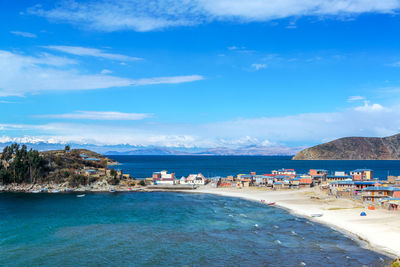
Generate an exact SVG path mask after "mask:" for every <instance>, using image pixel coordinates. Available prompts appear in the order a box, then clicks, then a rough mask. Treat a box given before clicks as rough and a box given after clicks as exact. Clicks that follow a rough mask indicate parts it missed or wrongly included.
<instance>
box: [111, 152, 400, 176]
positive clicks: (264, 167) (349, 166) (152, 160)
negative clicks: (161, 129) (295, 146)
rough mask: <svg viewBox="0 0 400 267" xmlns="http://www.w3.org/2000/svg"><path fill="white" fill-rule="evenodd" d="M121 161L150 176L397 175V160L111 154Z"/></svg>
mask: <svg viewBox="0 0 400 267" xmlns="http://www.w3.org/2000/svg"><path fill="white" fill-rule="evenodd" d="M110 157H111V158H113V159H115V160H117V161H118V162H120V163H122V165H119V166H116V168H122V169H123V170H124V172H126V173H129V174H131V175H133V176H134V177H140V178H143V177H151V174H152V173H153V172H154V171H160V170H168V171H171V172H175V173H176V176H177V177H181V176H187V175H189V174H191V173H198V172H201V173H203V174H204V175H205V176H207V177H212V176H227V175H236V174H238V173H250V172H251V171H255V172H257V173H259V174H263V173H271V170H276V169H280V168H288V169H295V170H296V171H297V172H298V173H307V172H308V171H309V169H326V170H328V171H329V172H334V171H346V172H349V171H351V170H354V169H358V168H368V169H372V170H374V175H375V177H379V178H383V179H386V177H387V175H388V174H390V175H400V161H398V160H291V157H283V156H280V157H276V156H271V157H261V156H110Z"/></svg>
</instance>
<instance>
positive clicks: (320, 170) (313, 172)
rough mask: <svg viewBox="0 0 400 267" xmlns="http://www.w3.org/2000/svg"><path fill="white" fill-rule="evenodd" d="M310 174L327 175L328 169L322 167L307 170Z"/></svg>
mask: <svg viewBox="0 0 400 267" xmlns="http://www.w3.org/2000/svg"><path fill="white" fill-rule="evenodd" d="M308 173H309V174H310V175H311V176H324V175H328V171H327V170H324V169H310V171H309V172H308Z"/></svg>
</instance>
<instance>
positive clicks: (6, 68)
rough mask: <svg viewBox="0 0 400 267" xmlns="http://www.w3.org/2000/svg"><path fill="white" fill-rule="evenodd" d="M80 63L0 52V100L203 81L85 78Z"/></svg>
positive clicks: (193, 77)
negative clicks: (42, 94)
mask: <svg viewBox="0 0 400 267" xmlns="http://www.w3.org/2000/svg"><path fill="white" fill-rule="evenodd" d="M76 64H78V62H76V61H74V60H71V59H68V58H62V57H56V56H52V55H49V54H42V55H40V56H37V57H32V56H25V55H19V54H14V53H11V52H8V51H2V50H0V96H24V95H25V94H35V93H39V92H43V91H57V90H94V89H104V88H111V87H126V86H139V85H153V84H171V83H184V82H192V81H198V80H202V79H203V77H202V76H200V75H188V76H172V77H155V78H142V79H131V78H121V77H117V76H111V75H104V74H82V73H81V72H80V71H78V70H77V69H74V68H71V65H76Z"/></svg>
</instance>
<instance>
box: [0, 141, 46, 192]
mask: <svg viewBox="0 0 400 267" xmlns="http://www.w3.org/2000/svg"><path fill="white" fill-rule="evenodd" d="M1 159H2V162H1V165H0V182H1V183H3V184H7V183H35V182H36V180H37V179H38V178H42V177H43V176H44V174H45V169H46V164H47V162H46V160H45V159H43V158H42V156H41V155H40V154H39V152H38V151H37V150H32V149H30V150H29V151H28V149H27V147H26V146H25V145H22V146H21V147H20V146H19V145H18V144H12V145H10V146H7V147H5V148H4V150H3V154H2V156H1Z"/></svg>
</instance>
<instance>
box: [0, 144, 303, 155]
mask: <svg viewBox="0 0 400 267" xmlns="http://www.w3.org/2000/svg"><path fill="white" fill-rule="evenodd" d="M10 144H12V142H3V143H0V149H2V148H4V147H5V146H7V145H10ZM21 144H22V143H21ZM23 144H25V145H26V146H27V147H28V148H33V149H36V150H39V151H47V150H57V149H63V148H64V147H65V144H61V143H49V142H25V143H23ZM69 145H70V147H71V148H80V149H88V150H92V151H95V152H97V153H101V154H104V155H210V156H213V155H221V156H222V155H232V156H241V155H246V156H292V155H295V154H296V153H297V152H299V151H300V150H301V149H303V148H304V147H288V146H283V145H282V146H279V145H276V146H261V145H247V146H241V147H235V148H230V147H215V148H199V147H194V148H192V147H191V148H186V147H161V146H160V147H159V146H133V145H93V144H69Z"/></svg>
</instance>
